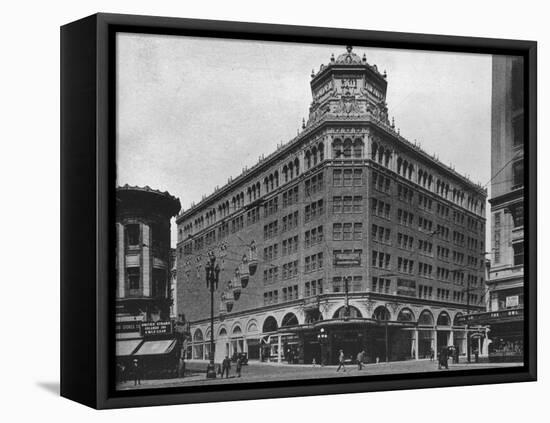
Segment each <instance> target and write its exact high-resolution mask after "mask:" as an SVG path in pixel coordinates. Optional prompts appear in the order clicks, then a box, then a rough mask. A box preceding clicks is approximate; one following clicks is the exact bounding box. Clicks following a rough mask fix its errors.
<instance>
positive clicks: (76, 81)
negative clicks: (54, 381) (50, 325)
mask: <svg viewBox="0 0 550 423" xmlns="http://www.w3.org/2000/svg"><path fill="white" fill-rule="evenodd" d="M117 32H137V33H153V34H171V35H192V36H199V37H200V36H207V37H216V38H234V39H248V40H267V41H281V42H300V43H321V44H341V45H347V44H352V45H359V46H366V47H369V46H370V47H387V48H400V49H420V50H428V51H430V50H431V51H449V52H466V53H487V54H505V55H518V56H522V57H523V58H524V63H525V76H526V77H525V78H524V84H525V86H524V92H525V111H526V117H527V119H526V121H525V122H526V124H525V140H526V142H525V158H526V160H527V163H526V166H525V192H526V194H527V195H526V197H527V200H526V204H525V207H526V212H525V224H524V226H525V228H527V233H528V242H527V243H526V244H525V260H526V263H525V279H526V280H527V281H528V283H526V284H525V287H524V289H525V342H524V345H525V350H524V351H525V361H524V366H522V367H515V368H507V369H498V370H497V369H487V370H476V371H456V372H453V373H452V374H446V375H445V377H441V376H440V375H438V374H407V375H381V376H368V377H358V378H354V379H352V380H345V381H344V380H342V379H322V380H301V381H288V382H258V383H253V384H251V383H248V384H247V383H242V384H238V385H226V386H213V385H210V386H201V387H186V388H170V389H162V388H160V389H149V390H139V391H124V392H117V391H115V390H114V389H113V386H114V384H113V374H114V371H113V366H114V364H113V363H112V361H113V360H111V359H110V357H112V356H113V351H114V345H113V344H114V342H113V340H114V337H113V336H112V333H113V330H114V329H113V325H112V324H111V323H110V322H112V321H113V313H114V307H113V301H114V300H113V298H114V295H113V292H112V289H113V288H112V286H111V287H110V284H109V277H110V275H111V274H112V269H114V257H115V255H114V254H113V248H114V247H113V246H114V238H113V237H114V231H113V230H109V228H110V225H111V224H110V222H113V221H114V195H115V183H114V180H115V171H116V169H115V142H114V139H115V138H114V137H115V116H116V107H115V86H114V84H115V77H114V76H115V73H114V72H115V49H114V39H115V38H114V37H115V35H116V33H117ZM536 111H537V44H536V42H533V41H518V40H505V39H488V38H473V37H455V36H442V35H427V34H410V33H397V32H381V31H366V30H350V29H336V28H318V27H302V26H285V25H271V24H257V23H243V22H224V21H211V20H195V19H180V18H165V17H152V16H133V15H118V14H102V13H100V14H95V15H92V16H89V17H86V18H84V19H81V20H78V21H75V22H72V23H70V24H67V25H65V26H63V27H62V28H61V175H60V177H61V395H62V396H64V397H66V398H69V399H72V400H74V401H77V402H80V403H82V404H85V405H88V406H90V407H94V408H97V409H105V408H120V407H137V406H151V405H166V404H184V403H199V402H212V401H233V400H245V399H258V398H278V397H293V396H305V395H320V394H341V393H353V392H370V391H381V390H401V389H418V388H433V387H447V386H460V385H477V384H494V383H507V382H525V381H534V380H536V378H537V351H536V345H537V343H536V337H537V332H536V330H537V324H536V304H537V301H536V299H537V284H536V280H537V273H536V272H537V268H536V251H537V250H536V241H537V232H536V231H537V224H536V218H537V216H536V209H537V207H536V173H537V170H536V149H537V145H536V139H537V122H536V115H537V113H536ZM111 285H112V284H111ZM222 393H223V395H220V394H222Z"/></svg>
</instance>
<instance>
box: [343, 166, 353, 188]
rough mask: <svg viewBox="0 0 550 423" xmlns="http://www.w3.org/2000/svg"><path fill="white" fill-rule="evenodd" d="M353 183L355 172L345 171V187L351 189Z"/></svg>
mask: <svg viewBox="0 0 550 423" xmlns="http://www.w3.org/2000/svg"><path fill="white" fill-rule="evenodd" d="M352 183H353V170H352V169H344V186H345V187H351V186H352Z"/></svg>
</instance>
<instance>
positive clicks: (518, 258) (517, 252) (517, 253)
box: [512, 242, 524, 266]
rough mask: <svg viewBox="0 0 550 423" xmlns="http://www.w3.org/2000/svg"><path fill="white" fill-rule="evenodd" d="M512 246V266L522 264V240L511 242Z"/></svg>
mask: <svg viewBox="0 0 550 423" xmlns="http://www.w3.org/2000/svg"><path fill="white" fill-rule="evenodd" d="M512 247H513V248H514V266H522V265H523V263H524V261H523V260H524V257H523V242H518V243H516V244H513V245H512Z"/></svg>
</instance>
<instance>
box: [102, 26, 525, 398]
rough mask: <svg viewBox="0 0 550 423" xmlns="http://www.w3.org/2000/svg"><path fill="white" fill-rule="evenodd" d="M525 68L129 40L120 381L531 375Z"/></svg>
mask: <svg viewBox="0 0 550 423" xmlns="http://www.w3.org/2000/svg"><path fill="white" fill-rule="evenodd" d="M524 78H525V66H524V59H523V57H520V56H512V55H492V54H484V53H460V52H444V51H424V50H414V49H407V50H404V49H393V48H380V47H371V46H368V47H364V46H361V45H344V44H342V45H338V44H331V45H328V44H313V43H298V42H275V41H262V40H246V39H230V38H208V37H194V36H184V35H165V34H141V33H135V32H127V33H125V32H123V31H121V32H118V33H117V34H116V93H115V96H116V206H115V207H116V222H112V225H116V228H113V230H114V231H115V233H116V246H115V248H114V250H113V251H115V252H116V259H115V261H116V269H115V270H114V272H113V275H112V279H111V280H110V283H112V284H114V285H115V286H116V289H115V290H113V293H114V295H115V298H114V301H113V304H114V307H116V310H115V311H114V313H113V315H114V322H113V325H114V327H115V330H114V331H113V336H114V337H115V339H114V342H115V343H116V347H115V348H114V351H115V354H116V357H112V359H113V361H114V362H115V364H116V381H115V382H116V390H117V391H132V390H140V389H151V388H177V387H185V386H205V385H225V384H228V385H230V384H241V383H254V382H281V381H282V382H284V381H296V380H310V379H318V380H321V379H322V380H326V379H334V378H338V379H341V380H345V381H348V380H349V381H353V380H356V379H357V378H358V377H362V378H367V379H366V380H368V377H369V376H373V377H374V376H380V375H395V374H403V375H405V374H427V373H430V374H433V375H434V376H441V377H446V376H449V375H451V374H453V373H454V372H461V371H486V370H487V369H510V368H516V367H518V368H519V367H522V366H523V365H524V362H525V357H524V336H525V333H524V330H525V322H524V313H523V312H524V283H527V281H524V243H525V242H527V237H528V234H524V208H525V207H524V203H525V201H524V164H523V163H524V133H525V131H524V108H525V106H524V98H525V93H524Z"/></svg>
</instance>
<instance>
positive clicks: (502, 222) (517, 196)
mask: <svg viewBox="0 0 550 423" xmlns="http://www.w3.org/2000/svg"><path fill="white" fill-rule="evenodd" d="M492 68H493V88H492V123H491V174H492V175H494V178H493V180H492V181H491V197H492V198H491V199H489V203H490V204H491V214H492V228H491V239H492V249H491V252H492V255H491V260H492V263H491V270H490V275H489V280H488V281H487V290H488V292H489V295H488V297H489V304H488V307H487V311H486V312H485V313H474V314H471V315H469V316H468V317H467V320H468V321H469V323H471V324H477V325H484V326H487V327H488V329H489V334H488V336H489V340H490V341H489V342H490V345H489V359H490V360H491V361H523V334H524V318H523V304H524V303H523V301H524V293H523V291H524V253H523V252H524V227H523V222H524V204H525V198H524V165H523V160H524V107H523V98H524V90H523V73H524V66H523V59H522V58H521V57H513V56H494V57H493V65H492Z"/></svg>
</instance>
